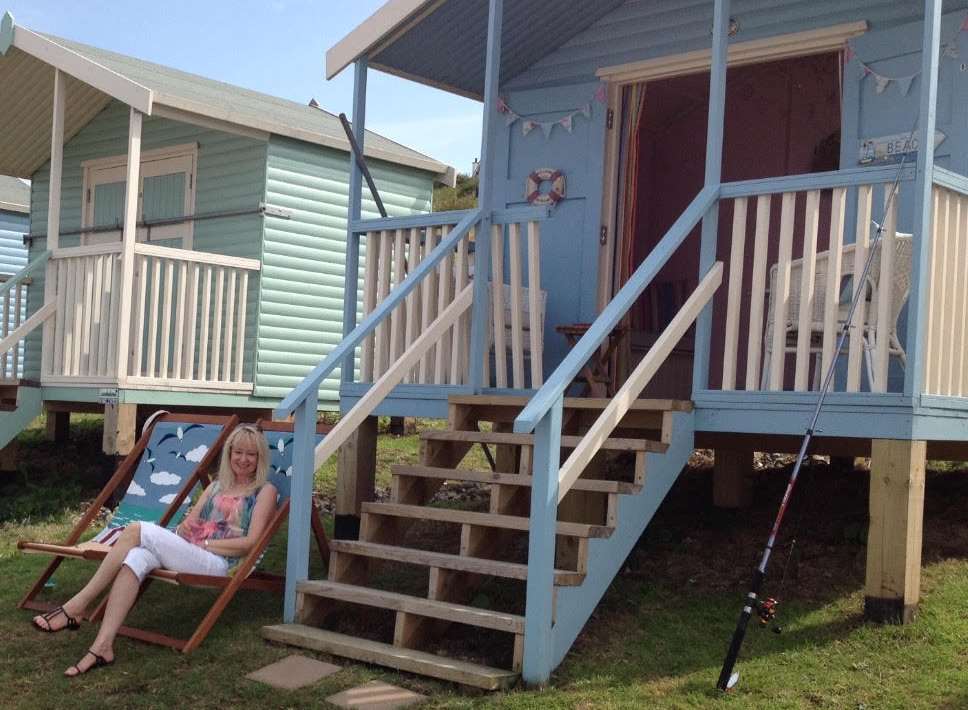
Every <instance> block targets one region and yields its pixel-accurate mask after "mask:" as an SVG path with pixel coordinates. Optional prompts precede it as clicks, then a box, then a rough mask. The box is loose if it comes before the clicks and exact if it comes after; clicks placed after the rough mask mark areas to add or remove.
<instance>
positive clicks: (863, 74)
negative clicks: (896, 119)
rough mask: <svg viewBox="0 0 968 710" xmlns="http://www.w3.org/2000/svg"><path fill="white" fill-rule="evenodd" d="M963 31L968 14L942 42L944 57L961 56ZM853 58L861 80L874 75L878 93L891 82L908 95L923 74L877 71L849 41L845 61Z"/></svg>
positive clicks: (942, 54)
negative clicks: (960, 37)
mask: <svg viewBox="0 0 968 710" xmlns="http://www.w3.org/2000/svg"><path fill="white" fill-rule="evenodd" d="M962 32H968V16H965V19H964V20H962V21H961V25H960V26H959V27H958V32H957V34H956V35H955V36H954V37H952V38H951V39H950V40H949V41H947V42H942V43H941V48H940V49H941V57H942V58H944V59H958V58H959V57H960V52H959V50H958V35H959V34H961V33H962ZM852 59H856V60H857V63H858V64H859V65H860V76H859V78H860V80H861V81H863V80H864V79H866V78H867V77H869V76H872V77H874V91H875V92H877V93H878V94H883V93H884V92H885V91H886V90H887V88H888V87H889V86H890V85H891V84H895V85H896V86H897V88H898V91H900V92H901V96H907V95H908V94H909V93H910V92H911V85H912V84H914V80H915V79H917V78H918V77H919V76H921V72H920V71H918V72H915V73H914V74H908V75H907V76H887V75H886V74H881V73H880V72H878V71H875V70H874V69H873V68H872V67H871V66H870V65H869V64H867V63H866V62H864V61H863V60H862V59H860V57H858V56H857V52H855V51H854V48H853V47H852V46H851V45H850V43H849V42H848V43H847V46H846V48H845V49H844V62H845V63H847V62H850V61H851V60H852Z"/></svg>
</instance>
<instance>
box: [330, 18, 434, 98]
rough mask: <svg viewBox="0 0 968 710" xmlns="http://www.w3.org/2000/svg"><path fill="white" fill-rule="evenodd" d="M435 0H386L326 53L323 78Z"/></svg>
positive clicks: (342, 66)
mask: <svg viewBox="0 0 968 710" xmlns="http://www.w3.org/2000/svg"><path fill="white" fill-rule="evenodd" d="M434 2H435V0H389V2H386V3H385V4H384V5H383V7H381V8H380V9H379V10H377V11H376V12H374V13H373V14H372V15H370V16H369V17H368V18H366V19H365V20H363V22H361V23H360V24H359V25H357V26H356V28H355V29H353V31H351V32H350V33H349V34H348V35H346V36H345V37H344V38H343V39H341V40H340V41H339V42H337V43H336V44H334V45H333V46H332V47H330V48H329V49H328V50H327V52H326V78H327V79H332V78H333V77H334V76H336V75H337V74H339V73H340V72H341V71H343V69H345V68H346V67H348V66H349V65H350V64H352V63H353V62H354V61H356V60H357V59H358V58H359V57H361V56H363V55H364V54H367V53H368V51H369V50H370V49H372V48H373V47H375V46H376V45H378V44H381V43H383V42H384V40H386V39H387V38H388V36H389V35H391V34H392V33H394V32H396V31H397V30H398V29H399V28H400V26H401V25H403V24H405V23H406V22H407V21H408V20H410V19H411V18H412V17H413V15H414V14H416V13H418V12H420V11H421V10H422V9H424V8H425V6H427V5H430V4H432V3H434Z"/></svg>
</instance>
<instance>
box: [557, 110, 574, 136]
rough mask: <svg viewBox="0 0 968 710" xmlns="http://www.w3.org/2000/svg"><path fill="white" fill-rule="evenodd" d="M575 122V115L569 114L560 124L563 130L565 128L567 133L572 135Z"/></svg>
mask: <svg viewBox="0 0 968 710" xmlns="http://www.w3.org/2000/svg"><path fill="white" fill-rule="evenodd" d="M574 120H575V119H574V114H569V115H567V116H565V117H564V118H563V119H561V120H560V121H558V123H559V124H560V125H561V127H562V128H564V129H565V130H566V131H568V132H569V133H571V131H572V128H574Z"/></svg>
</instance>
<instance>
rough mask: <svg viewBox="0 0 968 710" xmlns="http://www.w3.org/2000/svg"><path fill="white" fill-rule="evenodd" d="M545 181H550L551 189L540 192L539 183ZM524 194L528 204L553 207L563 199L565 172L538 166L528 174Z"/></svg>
mask: <svg viewBox="0 0 968 710" xmlns="http://www.w3.org/2000/svg"><path fill="white" fill-rule="evenodd" d="M545 182H550V183H551V189H550V190H549V191H548V192H541V184H542V183H545ZM524 196H525V199H527V201H528V204H532V205H551V206H552V207H554V206H555V205H557V204H558V203H559V202H561V201H562V200H563V199H565V174H564V173H563V172H561V171H560V170H555V169H554V168H538V169H537V170H535V171H534V172H532V173H531V174H530V175H528V182H527V185H526V186H525V188H524Z"/></svg>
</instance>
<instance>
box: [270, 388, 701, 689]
mask: <svg viewBox="0 0 968 710" xmlns="http://www.w3.org/2000/svg"><path fill="white" fill-rule="evenodd" d="M525 403H526V398H523V397H506V396H502V397H494V396H477V397H474V396H460V397H452V398H451V400H450V417H449V428H448V429H446V430H427V431H424V432H423V433H422V434H421V439H422V450H421V459H422V461H421V464H420V465H416V466H403V465H398V466H393V467H392V473H393V484H392V488H391V495H390V501H389V502H382V503H366V504H364V506H363V510H362V526H361V530H360V539H359V540H358V541H356V540H336V541H333V542H332V544H331V557H330V563H329V572H328V579H327V580H325V581H322V580H310V581H306V582H302V583H301V584H300V585H299V587H298V600H297V614H296V616H297V618H296V622H297V623H294V624H281V625H276V626H269V627H265V628H264V630H263V635H264V636H265V637H266V638H268V639H270V640H273V641H279V642H284V643H288V644H292V645H296V646H302V647H306V648H310V649H314V650H317V651H323V652H326V653H331V654H333V655H337V656H344V657H346V658H352V659H355V660H358V661H363V662H367V663H374V664H378V665H384V666H389V667H392V668H397V669H400V670H404V671H409V672H413V673H418V674H421V675H427V676H431V677H434V678H439V679H443V680H448V681H453V682H456V683H461V684H466V685H471V686H476V687H479V688H484V689H488V690H495V689H499V688H505V687H508V686H510V685H512V684H514V683H515V682H516V681H517V679H518V677H519V675H520V673H521V668H522V663H523V655H524V630H525V616H524V612H525V608H524V607H525V594H524V591H525V587H524V581H525V580H526V579H527V575H528V566H527V559H526V558H527V549H528V545H527V542H528V541H527V533H528V528H529V517H528V516H529V510H530V493H531V488H530V487H531V484H532V478H531V475H530V473H531V457H532V447H533V444H534V439H533V436H531V435H523V434H513V433H510V432H509V429H510V423H511V422H513V420H514V417H515V416H516V415H517V413H518V412H519V411H520V410H521V408H522V407H523V405H524V404H525ZM606 404H607V400H596V399H566V400H565V406H564V418H563V432H565V433H564V435H563V437H562V450H563V454H566V452H567V450H568V449H570V448H572V447H574V446H576V445H577V444H578V442H579V440H580V435H581V434H582V433H583V430H584V429H585V428H587V425H588V423H589V422H590V421H592V420H593V419H594V418H595V417H596V416H597V415H598V414H599V413H600V412H601V410H602V409H603V408H604V406H605V405H606ZM482 422H490V423H491V428H490V430H487V427H485V430H484V431H480V430H479V426H480V424H481V423H482ZM691 422H692V420H691V405H690V404H689V403H687V402H678V401H671V400H640V401H638V402H636V403H635V405H633V408H632V409H631V410H630V411H629V413H628V414H627V415H626V417H625V418H624V419H623V420H622V423H621V426H619V427H618V429H616V431H615V432H614V434H615V435H614V436H613V437H612V438H609V439H607V440H606V441H605V443H604V445H603V446H602V449H603V451H602V453H600V454H599V455H598V456H597V457H596V458H595V459H594V460H593V461H592V464H590V465H589V466H588V467H587V468H586V470H585V471H584V473H583V474H582V476H581V478H579V479H578V481H577V482H576V483H575V485H574V486H573V488H572V489H571V490H570V491H569V492H568V494H567V495H566V496H565V498H564V500H562V502H561V503H560V504H559V506H558V522H557V531H556V532H557V545H556V551H555V557H556V559H555V567H556V569H555V571H554V585H555V594H554V602H553V608H556V609H557V610H558V613H559V614H561V613H562V606H561V604H562V603H563V602H565V603H567V604H568V605H569V607H568V614H569V616H570V617H573V618H570V619H569V620H568V623H564V621H562V623H561V624H560V625H561V626H563V627H569V626H574V625H575V623H576V622H577V623H578V627H577V628H578V629H579V630H580V628H581V625H583V624H584V620H585V619H587V616H588V615H589V614H591V611H592V610H593V609H594V607H595V605H596V604H597V603H598V600H599V598H600V597H601V594H602V593H603V592H604V590H605V589H606V588H607V586H608V583H610V582H611V579H612V577H613V576H614V573H615V571H617V569H618V568H619V567H618V566H616V565H609V566H607V567H602V566H601V565H602V562H603V560H605V559H606V558H609V559H610V558H616V559H618V564H619V565H620V564H621V562H622V561H624V559H625V557H626V556H627V554H628V552H629V551H630V550H631V548H632V546H634V544H635V542H636V541H637V539H638V537H639V535H640V534H641V531H642V530H643V529H644V527H645V525H646V524H647V522H648V519H649V518H651V512H649V513H648V515H647V517H644V519H636V520H629V519H625V520H623V519H622V518H623V515H624V517H626V518H632V517H636V518H638V517H640V516H639V511H645V510H650V511H653V512H654V510H655V507H657V506H658V503H659V502H661V499H662V497H664V495H665V493H666V492H667V491H668V488H669V487H670V486H671V484H672V482H673V481H674V480H675V478H676V476H678V473H679V471H680V470H681V469H682V467H683V465H684V464H685V461H686V457H688V454H689V453H690V452H691V451H692V427H691ZM679 429H681V430H683V431H681V432H679V433H678V435H677V430H679ZM477 445H487V446H491V447H493V448H495V449H496V456H495V458H496V468H497V471H496V472H492V471H480V470H471V469H467V468H460V467H459V466H460V465H461V462H462V460H463V459H464V457H465V456H466V454H467V453H468V451H469V450H470V449H471V447H473V446H477ZM647 468H648V469H649V474H648V476H647V475H646V469H647ZM653 469H656V471H657V473H658V475H657V476H656V483H655V485H653V483H652V478H653ZM449 482H452V483H454V484H457V485H460V486H464V487H467V486H471V487H474V486H478V487H481V486H486V488H487V490H488V491H489V495H488V496H486V499H487V505H486V509H482V508H484V506H483V500H478V502H477V504H476V505H474V504H473V503H471V504H469V505H462V507H460V508H458V507H455V506H454V501H451V500H446V501H440V500H439V496H438V493H439V492H440V491H441V490H442V489H444V490H446V488H445V486H447V484H448V483H449ZM645 498H649V500H645ZM652 499H655V500H652ZM633 500H638V501H639V504H638V505H628V504H627V502H628V501H633ZM599 556H601V557H602V560H598V559H597V558H598V557H599ZM593 558H596V559H593ZM401 569H405V570H406V572H407V573H406V574H404V573H402V572H401V571H400V570H401ZM609 570H611V571H609ZM593 574H594V575H595V576H596V577H597V578H596V579H594V580H593V579H591V577H592V575H593ZM606 575H607V579H602V578H601V577H603V576H606ZM569 593H570V595H569ZM562 595H565V596H562ZM576 604H577V606H575V605H576ZM572 607H574V609H573V608H572ZM579 617H581V618H580V619H579ZM555 624H556V626H557V625H559V622H558V621H556V622H555ZM468 627H470V628H468ZM575 634H576V635H577V631H576V632H575ZM565 635H568V634H565ZM571 640H573V638H572V639H571ZM570 645H571V641H569V642H568V643H567V646H569V647H570ZM565 650H567V648H566V649H565ZM563 655H564V654H563V653H562V656H563Z"/></svg>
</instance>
